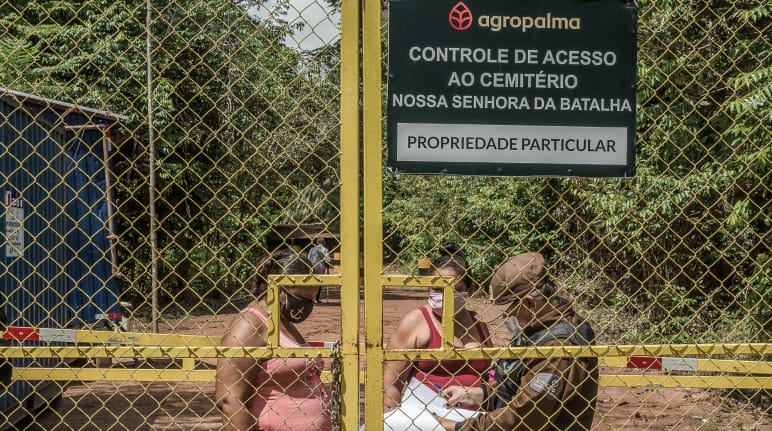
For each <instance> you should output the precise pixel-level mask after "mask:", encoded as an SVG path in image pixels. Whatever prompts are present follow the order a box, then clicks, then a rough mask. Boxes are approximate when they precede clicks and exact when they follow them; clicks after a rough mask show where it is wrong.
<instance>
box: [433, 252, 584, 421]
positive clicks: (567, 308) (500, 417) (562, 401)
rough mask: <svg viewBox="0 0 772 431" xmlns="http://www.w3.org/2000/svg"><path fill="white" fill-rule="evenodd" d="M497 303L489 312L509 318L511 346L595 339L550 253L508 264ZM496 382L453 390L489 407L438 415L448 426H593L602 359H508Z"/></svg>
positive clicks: (455, 400) (499, 279)
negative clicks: (551, 272) (467, 415)
mask: <svg viewBox="0 0 772 431" xmlns="http://www.w3.org/2000/svg"><path fill="white" fill-rule="evenodd" d="M490 288H491V292H492V295H493V298H494V304H493V305H491V306H490V308H489V309H488V310H487V311H486V312H485V313H483V314H482V316H481V318H483V319H488V320H490V319H493V318H496V319H503V323H504V325H505V326H506V327H507V328H508V329H509V330H510V332H512V338H511V340H510V342H509V345H510V346H512V347H531V346H582V345H591V344H594V343H595V333H594V332H593V330H592V327H591V326H590V325H589V324H588V323H587V322H586V321H585V320H584V318H582V317H581V316H579V315H578V314H576V312H575V311H574V310H573V307H572V304H571V302H570V301H569V300H567V299H565V298H564V297H562V296H559V295H558V294H557V287H556V285H555V283H554V282H553V281H552V280H551V279H550V277H549V276H548V275H547V271H546V269H545V266H544V257H543V256H542V255H541V254H538V253H523V254H520V255H518V256H515V257H513V258H511V259H510V260H509V261H507V262H506V263H504V264H503V265H501V266H500V267H499V268H498V269H497V270H496V273H495V274H494V276H493V278H492V280H491V283H490ZM493 380H494V381H493V382H489V383H486V384H483V385H481V386H477V387H463V386H451V387H448V388H446V389H445V393H446V394H447V397H448V404H449V405H451V406H453V405H458V404H479V405H481V407H482V409H483V410H485V411H486V413H485V414H481V415H479V416H477V417H475V418H472V419H467V420H465V421H462V422H453V421H449V420H447V419H443V418H440V417H438V416H436V417H435V418H436V419H437V420H438V421H440V423H441V424H442V425H443V427H444V428H445V429H446V430H448V431H453V430H455V431H459V430H463V431H469V430H496V431H499V430H501V431H503V430H507V431H517V430H529V431H532V430H539V431H552V430H554V431H557V430H560V431H565V430H570V431H580V430H582V431H589V429H590V427H591V426H592V420H593V416H594V414H595V402H596V398H597V394H598V360H597V358H594V357H593V358H549V357H548V358H543V357H539V358H525V359H522V360H520V359H507V360H500V361H498V364H497V365H496V369H495V373H494V379H493Z"/></svg>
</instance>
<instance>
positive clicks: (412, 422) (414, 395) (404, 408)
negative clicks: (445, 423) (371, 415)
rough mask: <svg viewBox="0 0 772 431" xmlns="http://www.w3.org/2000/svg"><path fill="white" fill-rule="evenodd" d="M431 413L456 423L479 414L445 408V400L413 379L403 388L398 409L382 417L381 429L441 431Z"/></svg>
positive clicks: (473, 411) (391, 430)
mask: <svg viewBox="0 0 772 431" xmlns="http://www.w3.org/2000/svg"><path fill="white" fill-rule="evenodd" d="M432 413H435V414H437V415H438V416H441V417H443V418H446V419H450V420H452V421H456V422H458V421H461V420H464V419H467V418H471V417H475V416H477V415H478V414H479V412H477V411H475V410H467V409H459V408H453V409H448V408H445V400H444V399H443V398H442V397H440V396H439V394H437V393H436V392H434V391H433V390H431V389H430V388H429V387H428V386H426V385H424V384H423V383H421V382H419V381H418V380H416V379H415V378H413V379H411V380H410V383H409V384H408V386H407V388H405V393H404V395H403V396H402V403H401V404H400V407H399V408H398V409H394V410H392V411H390V412H388V413H385V414H384V415H383V421H384V424H383V429H384V431H443V430H444V429H443V428H442V426H441V425H440V423H439V422H437V421H436V420H435V419H434V417H433V416H432Z"/></svg>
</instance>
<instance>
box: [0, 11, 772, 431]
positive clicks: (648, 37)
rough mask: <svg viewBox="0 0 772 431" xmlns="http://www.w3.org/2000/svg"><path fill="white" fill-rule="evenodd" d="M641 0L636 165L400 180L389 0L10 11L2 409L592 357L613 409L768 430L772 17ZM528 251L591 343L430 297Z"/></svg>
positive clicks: (277, 425) (391, 380)
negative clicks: (385, 114) (392, 144)
mask: <svg viewBox="0 0 772 431" xmlns="http://www.w3.org/2000/svg"><path fill="white" fill-rule="evenodd" d="M362 3H364V2H362ZM451 3H453V4H455V3H458V2H457V1H449V2H448V8H450V7H452V6H453V5H452V4H451ZM638 3H639V11H638V85H637V99H638V100H637V103H638V109H637V112H638V118H637V135H638V138H637V149H636V167H637V171H636V177H635V178H628V179H585V178H495V177H456V176H433V177H426V176H406V175H393V174H383V172H384V170H383V156H384V151H383V150H384V147H383V142H385V141H384V140H383V139H382V138H383V133H382V129H381V123H380V122H381V103H382V94H383V93H382V90H383V88H382V86H383V85H384V83H385V81H384V78H383V73H382V72H383V71H384V70H385V58H386V55H387V54H388V52H381V46H382V42H383V41H384V40H385V38H386V32H385V30H386V28H387V26H386V24H387V23H388V13H387V12H388V2H380V6H381V7H380V8H374V7H375V5H374V4H369V3H368V4H359V3H358V2H349V1H343V2H329V1H326V0H292V1H285V0H275V1H274V0H269V1H263V0H254V1H251V0H245V1H233V0H178V1H158V0H136V1H134V0H127V1H123V2H114V1H102V0H88V1H86V0H83V1H81V0H38V1H26V0H13V1H0V53H2V55H0V59H2V60H0V61H1V63H0V87H3V88H2V89H1V90H0V113H2V116H1V117H0V141H1V142H2V149H1V150H0V157H1V158H2V169H3V177H2V189H3V197H4V199H5V230H4V232H5V237H4V238H5V241H4V245H3V249H2V253H3V259H1V261H2V268H1V271H2V272H1V273H0V277H2V284H1V285H0V292H2V295H3V296H2V298H0V301H2V308H0V311H2V315H0V317H2V320H3V322H2V323H3V328H2V330H3V343H4V344H3V345H0V358H2V359H0V361H2V363H0V418H1V419H0V429H1V428H8V429H13V428H29V429H52V430H88V429H100V430H101V429H112V430H120V429H131V430H135V429H137V430H138V429H185V430H191V429H201V430H203V429H222V428H223V426H224V425H223V424H225V425H226V426H228V425H232V426H233V429H252V428H253V427H254V426H255V424H256V423H258V422H259V424H260V427H261V429H332V428H336V429H337V428H342V429H349V430H351V429H355V428H357V427H358V426H359V425H360V424H365V425H366V427H368V428H375V429H377V428H378V427H380V426H384V425H383V424H384V422H383V416H382V414H383V413H384V411H386V410H388V409H389V408H394V407H397V405H398V404H400V405H405V406H407V405H409V403H411V402H413V401H414V400H413V401H405V400H404V399H403V397H407V398H409V396H410V395H412V396H414V398H420V397H422V396H423V395H421V394H423V393H424V392H423V391H425V389H427V388H428V389H429V391H430V393H429V395H428V398H427V399H424V398H421V402H422V403H424V404H426V403H428V404H430V405H431V404H432V403H434V404H436V406H435V407H432V409H435V408H436V409H435V410H432V411H434V412H442V411H441V409H444V408H445V405H444V401H443V400H441V399H439V398H437V395H436V393H437V388H435V387H433V386H426V385H424V383H425V382H436V383H437V384H439V385H440V387H441V389H443V390H446V391H448V392H449V393H448V394H446V395H447V396H452V394H453V393H452V389H450V386H453V385H454V384H459V385H464V386H470V385H471V386H476V387H480V385H484V384H486V382H487V383H490V385H491V386H490V387H491V388H494V387H499V386H496V380H495V377H494V375H495V374H496V372H497V371H496V370H499V371H498V373H499V375H503V374H504V372H503V371H501V370H502V369H503V368H502V367H505V366H506V365H507V364H510V365H512V364H513V363H514V362H516V360H517V359H520V360H522V363H524V364H528V363H531V362H544V361H548V362H550V363H556V364H557V363H560V364H568V363H571V364H584V365H582V367H583V368H588V369H589V368H592V367H591V366H590V365H589V364H591V363H592V361H594V360H597V362H598V366H599V377H598V378H597V382H598V384H599V386H600V387H599V389H598V391H597V396H596V401H595V415H594V421H593V429H595V430H612V429H613V430H616V429H622V428H629V429H648V430H661V429H681V430H706V431H707V430H718V429H721V430H725V429H726V430H736V429H737V430H739V429H745V430H762V429H766V428H768V427H770V425H771V424H772V420H771V419H770V410H769V409H770V393H769V391H770V389H772V380H770V379H771V378H770V375H772V366H771V365H770V362H769V355H770V353H772V352H771V351H770V349H771V348H770V344H769V343H770V331H769V326H770V317H771V315H772V311H770V308H771V307H772V300H770V289H771V286H770V273H769V272H770V270H769V267H770V265H769V262H768V258H769V247H768V244H769V243H770V237H769V236H770V234H769V226H770V219H769V212H770V210H769V196H770V174H769V171H770V169H769V163H770V162H769V161H770V148H772V146H771V145H770V142H772V139H771V138H772V107H771V106H770V98H771V97H772V95H771V94H770V85H772V72H770V64H771V63H772V61H770V60H771V57H770V52H772V41H770V38H769V34H770V32H771V30H772V29H771V28H770V26H771V25H772V24H771V23H772V9H771V8H770V7H769V6H768V5H767V4H766V3H765V2H762V1H758V0H757V1H734V2H700V1H697V2H672V1H664V2H648V1H646V2H644V1H640V2H638ZM370 8H374V9H370ZM360 22H361V26H360ZM360 27H361V28H360ZM360 33H361V37H360ZM360 50H361V51H360ZM381 54H383V56H382V55H381ZM360 71H361V72H360ZM360 95H361V97H360ZM360 126H361V131H360ZM360 135H361V138H362V139H360ZM360 140H361V141H362V142H363V143H361V142H360ZM360 163H361V164H362V167H363V169H362V170H361V175H360ZM360 177H361V178H360ZM360 182H361V187H360ZM360 189H361V192H360ZM320 239H323V241H321V242H320V241H319V240H320ZM320 243H321V244H320ZM360 244H361V247H362V248H361V250H362V251H361V253H360ZM319 245H322V246H324V250H320V249H317V251H322V252H321V253H311V256H309V251H311V249H312V248H314V247H315V246H319ZM523 252H534V253H540V255H541V256H543V257H544V260H545V264H544V266H545V267H546V268H547V271H548V273H549V275H550V277H551V279H552V283H551V284H550V286H554V287H555V288H556V290H555V291H554V292H553V291H552V290H550V288H548V289H547V291H546V292H542V293H543V295H541V296H540V295H539V294H538V292H528V293H529V294H533V295H531V299H532V300H533V301H534V304H543V303H552V302H551V301H552V300H553V299H554V297H556V296H560V297H562V298H565V299H566V300H568V301H570V304H571V306H572V309H573V310H575V312H576V314H577V315H579V316H582V317H583V318H586V320H587V321H588V322H589V323H590V324H591V326H592V328H593V330H594V333H595V340H594V344H595V345H596V346H595V347H593V348H591V347H589V346H588V345H586V343H584V342H582V340H578V339H575V341H572V342H571V343H570V344H571V345H573V347H561V348H555V347H554V345H555V344H556V343H557V344H561V346H562V342H557V341H556V340H558V339H563V340H565V339H570V338H571V336H572V335H575V334H576V333H578V332H579V331H578V329H577V328H576V327H574V330H573V331H572V333H571V334H566V335H563V336H561V337H557V338H554V339H550V340H546V339H545V341H544V343H543V344H540V343H539V342H538V340H536V339H533V340H531V341H532V342H533V344H528V345H523V344H513V345H512V347H511V348H508V347H509V346H510V342H511V339H512V332H511V331H512V330H514V331H516V329H513V328H514V327H516V326H517V325H516V324H515V323H514V322H513V321H512V320H511V319H509V320H506V322H505V321H503V320H502V319H498V320H493V321H491V322H490V323H489V324H486V323H482V322H479V323H478V322H475V321H474V320H473V319H471V318H470V316H472V315H470V314H464V313H462V314H461V316H462V317H460V318H459V317H458V316H456V318H455V319H454V318H453V317H454V315H453V314H452V312H453V310H452V309H451V308H450V307H448V306H446V307H445V308H444V309H442V311H437V310H440V308H437V309H436V310H435V311H436V312H435V311H432V310H431V307H430V306H429V305H428V304H427V299H430V298H431V299H432V300H434V301H435V305H437V304H436V301H438V300H439V299H438V296H437V295H436V293H439V292H441V291H442V290H443V289H445V290H444V291H445V293H448V295H444V296H442V297H443V298H447V297H450V296H451V295H449V293H450V292H451V291H452V290H450V289H455V288H456V287H458V290H460V291H467V292H468V293H470V294H471V296H470V297H469V298H466V297H465V296H463V295H460V296H455V299H454V302H460V301H466V303H467V307H466V308H467V309H468V310H471V311H473V312H476V313H478V315H480V316H482V315H484V314H486V312H487V311H489V310H490V309H491V305H492V303H491V296H490V291H489V286H490V285H491V282H492V281H494V280H495V278H494V273H495V271H496V269H497V268H498V267H499V266H500V265H501V264H502V263H504V262H505V261H507V259H509V258H510V257H512V256H516V255H518V254H520V253H523ZM443 253H445V254H447V255H449V256H452V257H451V258H442V254H443ZM314 255H317V256H321V257H322V260H321V263H318V264H316V262H311V261H309V257H313V256H314ZM427 259H429V260H431V264H428V262H429V261H428V260H427ZM448 260H450V261H453V262H455V263H453V264H452V265H449V264H448ZM459 260H460V262H458V261H459ZM360 268H361V272H360ZM454 268H455V269H459V268H461V269H462V270H461V271H455V269H454ZM454 271H455V272H454ZM279 274H285V275H284V276H281V275H279ZM271 275H274V276H273V277H272V276H271ZM424 275H426V276H427V277H418V278H417V276H424ZM438 275H439V276H447V277H450V278H438V277H437V276H438ZM454 276H460V277H459V282H458V283H456V284H455V285H454V284H453V283H449V282H448V281H449V280H451V279H452V277H454ZM493 284H495V281H494V283H493ZM319 286H321V287H319ZM317 292H319V293H320V296H317ZM433 293H434V294H433ZM360 295H361V301H360ZM448 303H449V301H448V300H446V301H445V304H446V305H447V304H448ZM360 306H362V307H364V308H363V310H364V313H361V312H360ZM424 306H425V307H424ZM311 308H312V309H313V311H312V312H311V313H310V315H308V314H307V313H308V310H309V309H311ZM422 308H423V311H421V309H422ZM443 313H444V314H443ZM360 317H361V318H360ZM411 318H412V319H414V320H409V319H411ZM454 320H455V324H454V325H453V326H452V327H451V325H448V324H447V323H446V324H444V325H443V324H442V323H440V322H449V321H454ZM505 323H506V324H505ZM513 325H514V326H513ZM410 331H418V332H412V333H411V332H410ZM451 331H454V332H451ZM405 333H407V334H408V335H409V337H410V336H412V338H409V337H408V338H409V339H410V340H411V341H410V342H402V341H404V340H406V339H407V338H405V337H404V335H405ZM530 335H533V333H531V334H530ZM584 335H585V337H584V338H589V336H587V334H584ZM429 337H431V338H432V341H429ZM535 338H539V337H535ZM452 347H455V348H456V349H452ZM432 348H438V349H439V350H432ZM593 358H596V359H593ZM559 366H564V365H559ZM491 370H493V373H491ZM542 371H543V370H542ZM360 372H363V373H364V374H363V375H362V377H361V378H360V376H359V373H360ZM526 374H528V372H526ZM531 374H533V375H534V376H541V377H538V378H535V377H534V378H531V379H530V380H529V382H530V385H529V387H531V388H534V387H541V388H556V387H558V386H559V385H561V383H560V382H561V381H560V380H559V381H557V382H556V381H553V380H551V379H552V378H551V377H550V376H552V375H557V374H559V373H549V372H541V374H539V371H533V372H532V373H531ZM591 374H592V373H590V372H589V371H588V372H587V373H586V375H583V376H582V377H581V378H579V379H578V380H577V384H578V383H583V382H588V381H594V380H595V379H594V378H593V377H592V375H591ZM438 375H439V376H441V378H440V379H439V380H432V379H434V378H435V377H436V376H438ZM425 376H432V377H431V378H429V379H428V380H426V379H424V382H421V380H422V378H423V377H425ZM460 376H462V377H460ZM414 378H415V380H418V381H419V382H418V384H419V386H415V383H414V381H413V379H414ZM443 378H444V379H445V380H442V379H443ZM216 382H217V383H216ZM539 382H541V383H539ZM499 383H500V382H499ZM539 384H541V386H539ZM411 385H412V386H411ZM421 385H423V386H421ZM534 385H535V386H534ZM545 390H546V389H545ZM533 391H536V392H538V393H543V392H544V391H541V392H539V391H538V390H536V389H533ZM547 392H549V391H547ZM470 394H471V392H470ZM472 395H473V394H472ZM470 396H471V395H470ZM381 400H382V401H383V403H381ZM461 404H462V407H466V408H467V409H468V410H472V411H477V410H478V409H484V408H486V407H492V406H486V405H484V404H485V403H484V402H482V400H480V399H470V400H465V402H462V403H461ZM558 404H560V405H563V404H568V402H567V401H561V402H559V403H558ZM418 410H419V411H418V412H416V417H410V418H409V419H408V420H407V422H406V423H403V424H402V425H397V422H390V421H388V420H387V422H386V424H385V426H386V427H387V428H386V429H392V430H395V429H407V428H408V426H409V425H410V424H412V425H413V426H415V427H418V428H421V429H423V428H422V427H423V425H420V424H419V423H418V421H419V420H424V419H426V420H429V421H430V422H431V421H432V420H436V419H435V418H434V417H432V416H431V414H429V416H430V418H429V419H427V418H426V415H427V414H428V413H430V411H429V409H427V408H425V407H421V408H419V409H418ZM513 411H516V412H517V415H520V416H522V417H526V416H527V417H528V418H529V419H528V420H531V421H535V422H530V423H536V422H538V423H543V422H544V421H545V420H546V419H544V417H543V416H545V413H544V412H543V411H541V410H539V409H536V408H529V407H528V406H521V409H520V410H517V409H515V410H513ZM444 413H445V414H447V415H450V414H451V413H452V414H456V413H459V414H468V413H466V412H464V411H460V412H450V413H448V412H444ZM539 415H541V416H539ZM418 416H421V417H422V419H418V418H417V417H418ZM580 416H581V415H580V414H577V415H575V416H574V417H573V422H579V420H578V418H579V417H580ZM448 417H451V416H448ZM456 418H457V419H460V418H458V417H456ZM237 425H238V426H237ZM432 426H435V425H434V423H432ZM532 428H533V426H532ZM428 429H431V428H428ZM513 429H517V428H513Z"/></svg>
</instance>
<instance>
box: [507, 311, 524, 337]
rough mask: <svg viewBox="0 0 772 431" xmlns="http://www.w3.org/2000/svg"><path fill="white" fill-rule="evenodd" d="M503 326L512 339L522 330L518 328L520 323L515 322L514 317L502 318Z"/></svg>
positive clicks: (515, 318)
mask: <svg viewBox="0 0 772 431" xmlns="http://www.w3.org/2000/svg"><path fill="white" fill-rule="evenodd" d="M503 323H504V326H505V327H506V328H507V329H508V330H509V332H511V333H512V337H517V336H518V335H520V332H521V331H522V328H520V322H518V321H517V317H516V316H509V317H505V318H504V322H503Z"/></svg>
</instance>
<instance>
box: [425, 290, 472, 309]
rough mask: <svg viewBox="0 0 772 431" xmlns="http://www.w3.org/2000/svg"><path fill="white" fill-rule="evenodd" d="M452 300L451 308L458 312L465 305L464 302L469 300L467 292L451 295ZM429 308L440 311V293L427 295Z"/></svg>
mask: <svg viewBox="0 0 772 431" xmlns="http://www.w3.org/2000/svg"><path fill="white" fill-rule="evenodd" d="M453 299H454V301H453V306H454V307H453V308H455V311H459V310H461V309H462V308H464V306H465V305H466V301H467V299H469V292H456V293H455V294H454V295H453ZM429 307H431V308H432V309H433V310H441V309H442V292H430V293H429Z"/></svg>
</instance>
